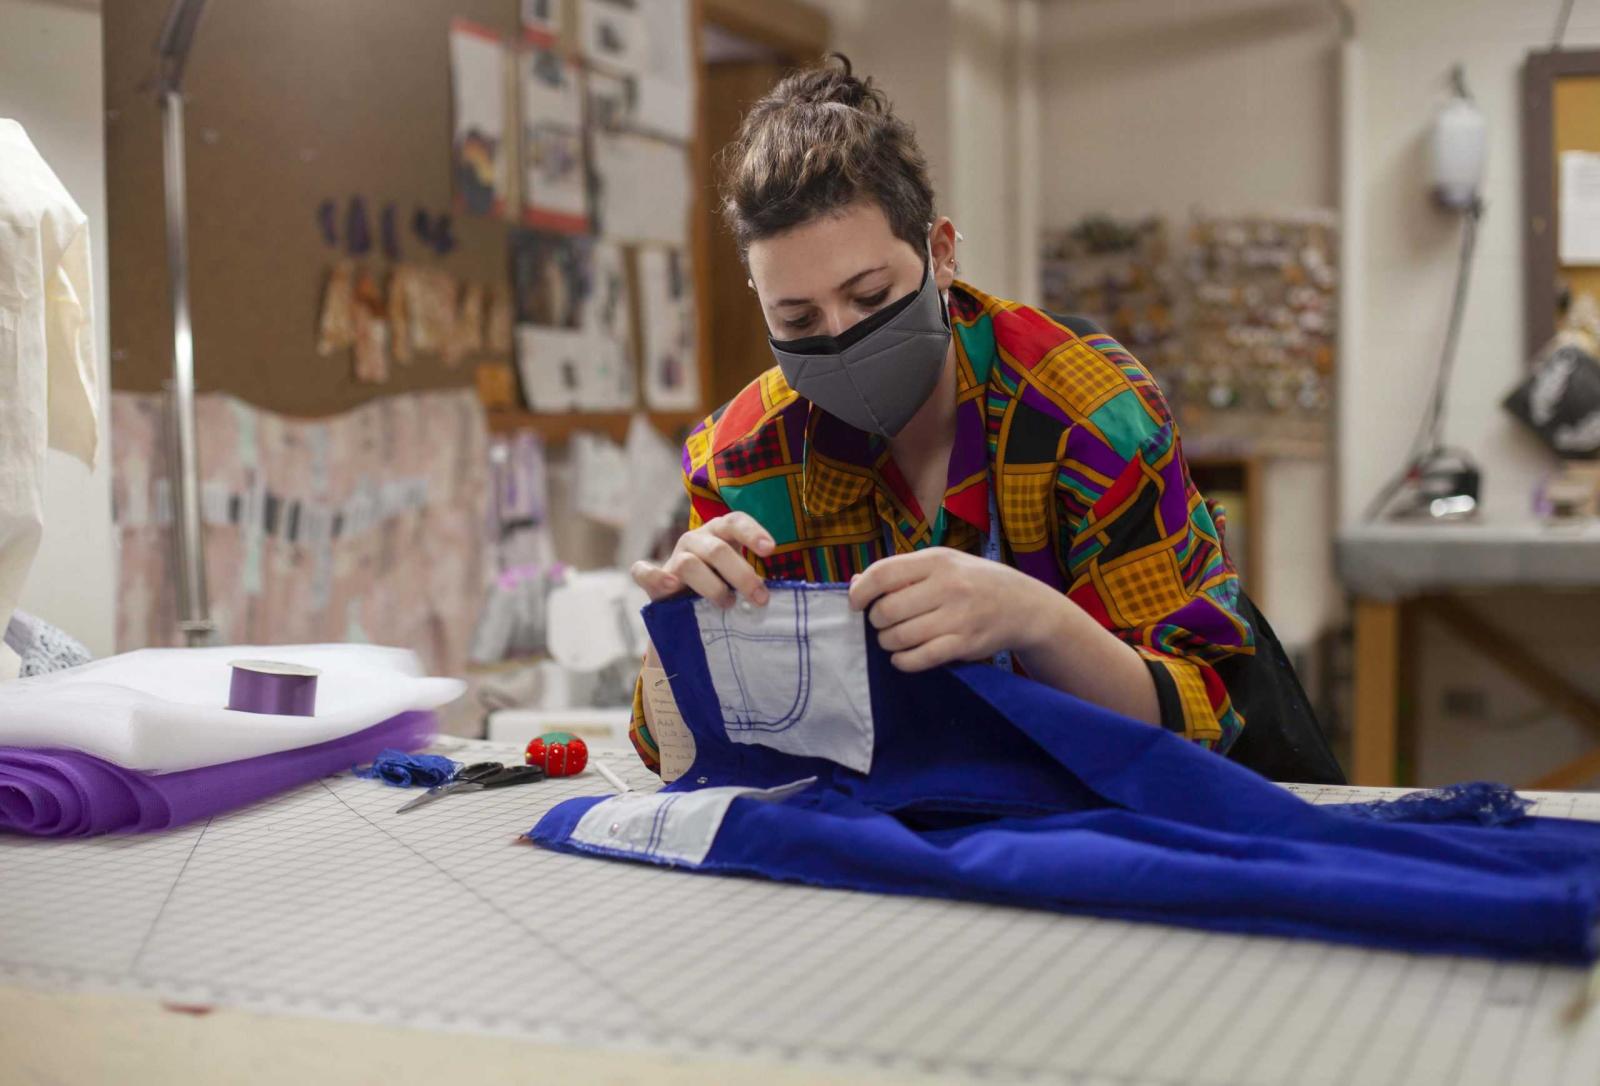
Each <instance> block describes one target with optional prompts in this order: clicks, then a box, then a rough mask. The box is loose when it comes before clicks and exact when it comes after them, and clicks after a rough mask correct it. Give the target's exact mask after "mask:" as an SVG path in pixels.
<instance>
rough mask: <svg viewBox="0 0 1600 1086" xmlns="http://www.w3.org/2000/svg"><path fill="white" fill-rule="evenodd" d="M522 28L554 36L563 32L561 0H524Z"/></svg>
mask: <svg viewBox="0 0 1600 1086" xmlns="http://www.w3.org/2000/svg"><path fill="white" fill-rule="evenodd" d="M522 29H524V30H532V31H534V32H536V33H540V34H549V35H551V36H554V35H556V34H559V33H560V32H561V0H522Z"/></svg>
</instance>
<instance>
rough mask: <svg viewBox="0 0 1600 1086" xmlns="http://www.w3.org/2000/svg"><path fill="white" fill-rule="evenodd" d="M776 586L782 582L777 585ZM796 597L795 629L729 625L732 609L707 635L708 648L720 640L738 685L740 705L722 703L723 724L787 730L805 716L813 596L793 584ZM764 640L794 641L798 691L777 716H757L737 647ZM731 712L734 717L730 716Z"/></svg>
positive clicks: (742, 728)
mask: <svg viewBox="0 0 1600 1086" xmlns="http://www.w3.org/2000/svg"><path fill="white" fill-rule="evenodd" d="M773 587H774V589H777V588H778V587H779V586H777V585H774V586H773ZM789 591H790V594H791V596H792V598H793V600H794V631H793V633H783V634H761V633H749V632H745V631H742V630H732V629H729V628H728V616H729V614H730V613H731V612H726V611H725V612H722V613H721V614H720V615H719V621H720V623H721V625H722V629H721V630H720V631H718V632H716V633H713V634H712V635H711V636H710V637H709V638H708V639H707V647H708V649H709V648H710V647H711V646H712V645H715V644H718V643H720V645H721V647H722V648H723V649H724V650H725V651H726V652H727V655H728V670H729V673H730V674H731V675H732V676H733V679H734V683H735V684H736V685H737V687H738V691H739V699H740V701H741V703H742V704H741V705H740V706H739V707H737V708H736V707H733V706H729V705H723V706H722V710H723V713H722V716H723V721H722V723H723V727H725V728H731V729H734V730H736V731H763V732H781V731H787V730H788V729H790V728H792V727H794V726H795V725H796V724H798V723H800V721H801V720H802V719H803V718H804V717H805V715H806V712H807V710H808V709H809V708H810V707H811V682H812V666H811V636H810V629H809V618H810V600H809V597H808V596H807V594H806V593H805V592H804V591H798V590H796V589H794V588H790V589H789ZM735 642H740V643H752V644H754V643H762V642H771V643H774V644H792V645H793V646H794V648H795V693H794V700H793V701H792V702H791V703H790V705H789V707H788V709H786V710H785V711H784V712H783V714H782V715H780V716H778V717H777V718H776V719H774V720H760V719H757V715H758V714H757V713H756V710H755V708H754V707H753V706H752V705H751V697H750V686H749V685H748V684H747V683H746V681H745V675H744V668H743V667H742V666H741V663H742V657H741V656H740V655H739V653H737V652H735V651H734V643H735ZM730 710H731V711H732V712H731V719H730V718H729V717H730Z"/></svg>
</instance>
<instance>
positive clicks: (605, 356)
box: [578, 242, 638, 411]
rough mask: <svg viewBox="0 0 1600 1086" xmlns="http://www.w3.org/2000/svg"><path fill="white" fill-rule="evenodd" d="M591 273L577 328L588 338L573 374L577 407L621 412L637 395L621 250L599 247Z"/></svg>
mask: <svg viewBox="0 0 1600 1086" xmlns="http://www.w3.org/2000/svg"><path fill="white" fill-rule="evenodd" d="M590 271H591V274H590V279H589V284H588V285H589V290H588V293H587V296H586V297H585V299H584V306H583V317H582V323H583V329H584V331H585V332H586V333H588V335H589V336H590V339H591V353H590V355H589V359H588V364H587V365H585V366H584V367H583V369H582V370H581V371H580V372H579V375H578V406H579V407H580V408H582V409H584V410H586V411H624V410H627V409H629V408H631V407H633V406H634V404H635V403H636V402H637V401H638V390H637V384H636V381H635V378H634V374H635V371H636V367H635V365H634V352H633V328H632V319H631V313H632V308H631V306H630V304H629V294H628V275H627V269H626V267H625V265H624V264H623V259H622V250H620V249H618V248H617V247H616V246H615V245H612V244H609V243H607V242H598V243H597V244H596V245H595V246H594V249H593V252H592V261H591V267H590Z"/></svg>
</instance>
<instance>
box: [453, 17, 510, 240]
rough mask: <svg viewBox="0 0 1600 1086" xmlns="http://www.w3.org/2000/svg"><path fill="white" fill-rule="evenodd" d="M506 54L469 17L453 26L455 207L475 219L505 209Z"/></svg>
mask: <svg viewBox="0 0 1600 1086" xmlns="http://www.w3.org/2000/svg"><path fill="white" fill-rule="evenodd" d="M505 63H506V51H505V47H504V46H503V44H502V43H501V40H500V38H499V36H498V35H497V34H495V33H494V31H492V30H489V29H488V28H486V27H483V26H479V25H478V24H476V23H472V22H468V21H467V20H465V19H456V20H453V21H452V22H451V24H450V76H451V89H452V92H453V94H454V106H455V130H454V141H453V145H452V152H451V168H452V170H453V172H454V175H455V192H456V205H457V206H458V207H460V208H461V209H462V210H464V211H468V212H470V213H472V214H475V215H499V214H502V213H503V212H504V210H505V203H506V200H505V194H506V190H507V187H508V184H509V174H508V170H507V163H506V129H507V123H506V70H505Z"/></svg>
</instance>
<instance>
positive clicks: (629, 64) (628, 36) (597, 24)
mask: <svg viewBox="0 0 1600 1086" xmlns="http://www.w3.org/2000/svg"><path fill="white" fill-rule="evenodd" d="M657 2H659V0H650V3H648V4H645V5H644V6H645V7H649V6H651V4H654V3H657ZM580 3H581V9H580V14H579V18H578V21H579V23H580V35H581V37H580V41H581V48H582V50H583V56H584V59H586V60H587V61H588V62H589V63H590V64H591V65H602V66H604V67H607V68H611V69H613V70H618V71H622V72H627V73H634V72H638V71H639V70H640V69H641V68H643V67H644V65H645V62H646V60H647V58H648V57H649V49H648V46H647V45H646V44H645V29H646V28H645V23H644V20H643V18H642V17H641V15H640V10H639V5H638V4H637V3H636V0H580Z"/></svg>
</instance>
